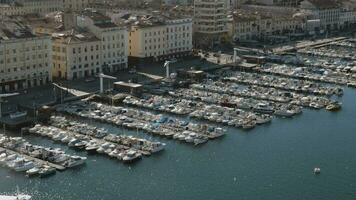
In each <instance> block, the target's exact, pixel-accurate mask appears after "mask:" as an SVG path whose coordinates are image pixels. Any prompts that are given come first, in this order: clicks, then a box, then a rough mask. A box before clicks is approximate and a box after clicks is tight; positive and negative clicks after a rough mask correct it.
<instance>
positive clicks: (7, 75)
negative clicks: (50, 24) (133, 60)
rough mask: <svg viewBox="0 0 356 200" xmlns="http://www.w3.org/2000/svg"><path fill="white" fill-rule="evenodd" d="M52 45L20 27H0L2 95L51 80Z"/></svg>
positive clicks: (45, 37)
mask: <svg viewBox="0 0 356 200" xmlns="http://www.w3.org/2000/svg"><path fill="white" fill-rule="evenodd" d="M51 66H52V42H51V38H50V37H49V36H35V35H33V34H32V33H31V31H30V30H27V29H26V28H25V27H20V26H19V24H18V23H12V22H3V23H2V24H1V25H0V92H5V91H6V92H8V91H14V90H20V89H26V88H29V87H33V86H38V85H43V84H46V83H48V82H50V81H51V80H52V74H51Z"/></svg>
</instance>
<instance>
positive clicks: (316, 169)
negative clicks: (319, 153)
mask: <svg viewBox="0 0 356 200" xmlns="http://www.w3.org/2000/svg"><path fill="white" fill-rule="evenodd" d="M313 171H314V174H320V172H321V170H320V168H319V167H315V168H314V170H313Z"/></svg>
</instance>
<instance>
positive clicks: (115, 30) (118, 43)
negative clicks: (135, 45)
mask: <svg viewBox="0 0 356 200" xmlns="http://www.w3.org/2000/svg"><path fill="white" fill-rule="evenodd" d="M77 25H78V26H79V27H81V28H86V29H88V30H89V31H90V32H91V33H93V34H94V35H95V36H96V37H97V38H99V40H100V47H99V49H100V61H101V63H102V65H103V66H102V70H103V71H104V72H114V71H118V70H120V69H124V68H127V61H128V32H127V29H126V28H124V27H119V26H117V25H116V24H114V23H112V22H111V19H110V18H109V17H107V16H104V15H102V14H100V13H98V12H94V11H88V10H87V11H84V12H83V13H82V14H81V15H79V16H77Z"/></svg>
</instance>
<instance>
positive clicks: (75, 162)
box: [65, 156, 87, 168]
mask: <svg viewBox="0 0 356 200" xmlns="http://www.w3.org/2000/svg"><path fill="white" fill-rule="evenodd" d="M86 160H87V158H86V157H80V156H72V157H71V159H70V160H69V161H68V162H67V163H66V164H65V166H66V167H69V168H72V167H76V166H79V165H82V164H84V163H85V161H86Z"/></svg>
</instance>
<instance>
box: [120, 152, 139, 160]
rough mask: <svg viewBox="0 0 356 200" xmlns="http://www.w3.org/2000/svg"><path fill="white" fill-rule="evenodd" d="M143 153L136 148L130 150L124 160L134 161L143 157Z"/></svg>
mask: <svg viewBox="0 0 356 200" xmlns="http://www.w3.org/2000/svg"><path fill="white" fill-rule="evenodd" d="M141 156H142V154H140V153H138V152H137V151H135V150H128V151H127V152H126V154H125V155H124V156H123V158H122V160H123V161H124V162H132V161H134V160H136V159H139V158H141Z"/></svg>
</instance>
